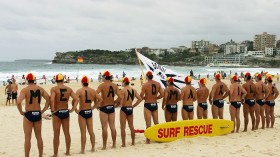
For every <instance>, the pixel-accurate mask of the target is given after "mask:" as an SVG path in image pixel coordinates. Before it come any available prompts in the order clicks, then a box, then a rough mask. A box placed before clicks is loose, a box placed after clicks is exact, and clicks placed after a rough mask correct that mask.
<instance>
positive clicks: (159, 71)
mask: <svg viewBox="0 0 280 157" xmlns="http://www.w3.org/2000/svg"><path fill="white" fill-rule="evenodd" d="M136 53H137V54H138V57H139V59H140V60H141V61H142V63H143V65H144V66H145V67H146V69H147V70H148V71H152V72H153V75H154V77H153V80H155V81H157V82H159V83H160V85H161V87H162V88H166V78H167V77H172V78H173V79H174V87H176V88H178V89H181V88H183V87H184V86H185V85H186V83H185V77H184V76H182V75H180V74H178V73H176V72H174V71H172V70H170V69H167V68H165V67H163V66H161V65H159V64H158V63H156V62H154V61H152V60H150V59H149V58H147V57H145V56H143V55H142V54H140V53H138V52H136ZM192 86H193V87H194V88H195V89H198V88H199V85H198V83H197V82H194V81H192Z"/></svg>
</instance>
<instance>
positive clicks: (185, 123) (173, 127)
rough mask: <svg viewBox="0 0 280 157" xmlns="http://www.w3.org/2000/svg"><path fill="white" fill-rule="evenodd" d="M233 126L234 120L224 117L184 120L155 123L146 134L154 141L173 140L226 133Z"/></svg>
mask: <svg viewBox="0 0 280 157" xmlns="http://www.w3.org/2000/svg"><path fill="white" fill-rule="evenodd" d="M233 127H234V126H233V122H232V121H230V120H223V119H199V120H182V121H176V122H167V123H161V124H157V125H154V126H152V127H149V128H148V129H146V130H145V133H144V134H145V136H146V138H148V139H150V140H153V141H157V142H171V141H174V140H177V139H180V138H192V137H197V136H217V135H224V134H227V133H230V132H231V131H232V130H233Z"/></svg>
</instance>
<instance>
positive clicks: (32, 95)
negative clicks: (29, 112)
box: [29, 89, 41, 104]
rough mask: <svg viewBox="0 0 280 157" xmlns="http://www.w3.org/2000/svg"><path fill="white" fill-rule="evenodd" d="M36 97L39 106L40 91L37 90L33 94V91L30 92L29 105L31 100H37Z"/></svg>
mask: <svg viewBox="0 0 280 157" xmlns="http://www.w3.org/2000/svg"><path fill="white" fill-rule="evenodd" d="M37 97H38V103H39V104H40V102H41V93H40V90H39V89H37V90H36V91H35V92H34V91H33V90H30V99H29V104H33V98H37Z"/></svg>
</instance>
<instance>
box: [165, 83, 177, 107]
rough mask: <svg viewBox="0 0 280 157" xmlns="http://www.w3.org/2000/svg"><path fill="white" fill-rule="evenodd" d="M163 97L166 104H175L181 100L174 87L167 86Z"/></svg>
mask: <svg viewBox="0 0 280 157" xmlns="http://www.w3.org/2000/svg"><path fill="white" fill-rule="evenodd" d="M164 97H165V99H166V104H177V102H178V101H179V100H180V99H181V93H180V91H179V90H178V89H177V88H175V87H174V86H168V87H167V88H165V90H164Z"/></svg>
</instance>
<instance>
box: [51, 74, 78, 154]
mask: <svg viewBox="0 0 280 157" xmlns="http://www.w3.org/2000/svg"><path fill="white" fill-rule="evenodd" d="M55 81H56V83H57V85H56V86H55V87H52V88H51V96H50V106H51V112H52V114H53V116H52V117H53V118H52V120H53V121H52V122H53V132H54V137H53V149H54V155H53V156H54V157H57V155H58V147H59V135H60V128H61V126H62V129H63V132H64V135H65V143H66V153H65V154H66V155H70V145H71V136H70V132H69V121H70V116H69V113H72V112H73V111H75V109H76V107H77V104H78V97H77V95H76V94H75V93H74V92H73V90H72V89H71V88H70V87H67V86H65V85H64V77H63V75H62V74H57V75H56V76H55ZM70 97H72V99H73V100H72V109H71V110H69V109H68V101H69V98H70Z"/></svg>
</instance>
